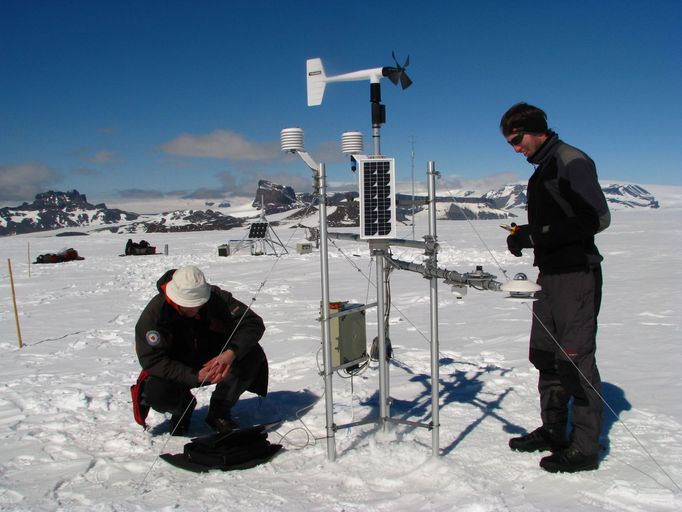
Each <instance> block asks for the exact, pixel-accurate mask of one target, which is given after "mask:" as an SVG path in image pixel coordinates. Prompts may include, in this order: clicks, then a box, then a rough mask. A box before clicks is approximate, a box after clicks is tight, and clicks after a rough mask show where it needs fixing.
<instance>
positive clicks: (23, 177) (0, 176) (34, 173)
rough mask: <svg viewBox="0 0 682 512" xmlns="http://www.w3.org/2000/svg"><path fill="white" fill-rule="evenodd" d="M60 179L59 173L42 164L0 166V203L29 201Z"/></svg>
mask: <svg viewBox="0 0 682 512" xmlns="http://www.w3.org/2000/svg"><path fill="white" fill-rule="evenodd" d="M60 178H61V177H60V175H59V173H57V172H56V171H53V170H52V169H50V168H49V167H47V166H46V165H43V164H37V163H26V164H19V165H9V166H0V201H31V200H33V198H34V197H35V195H36V194H38V193H40V192H45V190H48V189H49V188H51V187H52V186H54V184H55V183H56V182H57V181H59V179H60Z"/></svg>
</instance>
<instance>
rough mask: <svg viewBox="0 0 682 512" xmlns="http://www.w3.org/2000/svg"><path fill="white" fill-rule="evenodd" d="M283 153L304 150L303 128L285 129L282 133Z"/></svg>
mask: <svg viewBox="0 0 682 512" xmlns="http://www.w3.org/2000/svg"><path fill="white" fill-rule="evenodd" d="M280 146H281V147H282V151H288V152H292V153H293V152H296V151H302V150H303V130H302V129H301V128H284V129H283V130H282V131H281V132H280Z"/></svg>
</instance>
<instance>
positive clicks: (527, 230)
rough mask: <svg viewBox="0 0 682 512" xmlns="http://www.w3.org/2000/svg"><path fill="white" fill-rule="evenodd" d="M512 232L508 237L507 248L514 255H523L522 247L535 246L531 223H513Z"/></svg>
mask: <svg viewBox="0 0 682 512" xmlns="http://www.w3.org/2000/svg"><path fill="white" fill-rule="evenodd" d="M511 232H512V234H511V235H509V236H508V237H507V248H508V249H509V252H510V253H512V254H513V255H514V256H517V257H519V256H521V249H527V248H530V247H533V246H534V245H535V244H534V243H533V236H532V229H531V227H530V225H529V224H523V225H521V226H517V225H516V224H514V223H512V230H511Z"/></svg>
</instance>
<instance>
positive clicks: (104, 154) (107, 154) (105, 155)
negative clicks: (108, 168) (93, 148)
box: [87, 149, 114, 164]
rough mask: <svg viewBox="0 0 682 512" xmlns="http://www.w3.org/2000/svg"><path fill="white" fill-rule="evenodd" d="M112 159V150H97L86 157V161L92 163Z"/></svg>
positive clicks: (105, 162)
mask: <svg viewBox="0 0 682 512" xmlns="http://www.w3.org/2000/svg"><path fill="white" fill-rule="evenodd" d="M113 159H114V152H113V151H107V150H104V149H103V150H101V151H97V152H96V153H95V154H94V155H92V156H90V157H88V158H87V161H88V162H90V163H93V164H108V163H109V162H111V161H112V160H113Z"/></svg>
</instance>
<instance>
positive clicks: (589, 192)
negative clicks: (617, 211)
mask: <svg viewBox="0 0 682 512" xmlns="http://www.w3.org/2000/svg"><path fill="white" fill-rule="evenodd" d="M500 129H501V131H502V135H503V136H504V138H505V139H506V140H507V142H508V143H509V144H510V145H511V146H512V147H513V148H514V151H516V152H517V153H522V154H523V156H525V157H526V159H527V160H528V162H530V163H531V164H533V165H534V166H536V167H535V172H534V173H533V175H532V176H531V177H530V180H529V181H528V191H527V195H528V224H524V225H522V226H515V227H514V228H513V231H512V234H511V235H509V236H508V237H507V246H508V248H509V251H510V252H511V253H512V254H513V255H515V256H521V251H522V249H526V248H532V249H533V252H534V255H535V259H534V262H533V265H534V266H536V267H538V269H539V275H538V280H537V282H538V284H539V285H540V286H541V287H542V290H541V291H539V292H537V293H536V294H535V296H536V298H537V299H538V300H537V301H536V302H535V303H534V304H533V323H532V327H531V333H530V352H529V359H530V362H531V363H533V365H534V366H535V367H536V368H537V369H538V371H539V372H540V375H539V380H538V390H539V392H540V411H541V418H542V426H541V427H539V428H537V429H535V430H534V431H532V432H531V433H529V434H526V435H524V436H521V437H515V438H512V439H511V440H510V441H509V446H510V447H511V449H512V450H517V451H523V452H535V451H545V450H548V451H550V452H552V454H551V455H548V456H546V457H543V458H542V459H541V460H540V466H541V467H542V468H543V469H545V470H547V471H550V472H559V471H562V472H575V471H586V470H593V469H597V468H598V467H599V449H600V447H599V435H600V433H601V425H602V402H601V397H600V395H599V389H600V383H601V381H600V378H599V371H598V369H597V363H596V359H595V351H596V334H597V315H598V313H599V306H600V303H601V288H602V274H601V266H600V263H601V261H602V259H603V258H602V256H601V255H600V254H599V251H598V250H597V247H596V246H595V244H594V236H595V235H596V234H597V233H599V232H600V231H602V230H604V229H606V228H607V227H608V226H609V224H610V222H611V215H610V213H609V209H608V206H607V203H606V199H605V198H604V194H603V192H602V190H601V187H600V186H599V181H598V180H597V172H596V168H595V165H594V162H593V161H592V160H591V159H590V157H588V156H587V155H586V154H585V153H583V152H582V151H580V150H579V149H576V148H574V147H572V146H569V145H568V144H566V143H564V142H563V141H561V140H560V139H559V136H558V135H557V134H556V133H555V132H553V131H552V130H550V129H548V127H547V115H546V114H545V113H544V112H543V111H542V110H541V109H539V108H537V107H534V106H532V105H528V104H527V103H518V104H516V105H514V106H513V107H511V108H510V109H509V110H508V111H507V112H506V113H505V114H504V115H503V116H502V120H501V121H500ZM569 409H570V413H572V431H571V433H570V435H569V437H568V438H567V437H566V429H567V422H568V418H569Z"/></svg>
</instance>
